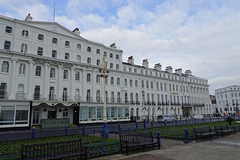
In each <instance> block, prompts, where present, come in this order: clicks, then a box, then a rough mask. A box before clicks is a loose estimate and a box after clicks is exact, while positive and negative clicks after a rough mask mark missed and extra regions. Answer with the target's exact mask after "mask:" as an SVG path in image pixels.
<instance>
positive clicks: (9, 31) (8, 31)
mask: <svg viewBox="0 0 240 160" xmlns="http://www.w3.org/2000/svg"><path fill="white" fill-rule="evenodd" d="M12 31H13V29H12V27H10V26H6V27H5V33H7V34H12Z"/></svg>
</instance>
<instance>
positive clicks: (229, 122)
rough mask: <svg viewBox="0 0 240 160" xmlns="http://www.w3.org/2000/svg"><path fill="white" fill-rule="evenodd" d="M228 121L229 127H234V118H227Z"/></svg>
mask: <svg viewBox="0 0 240 160" xmlns="http://www.w3.org/2000/svg"><path fill="white" fill-rule="evenodd" d="M226 121H227V122H228V124H229V125H232V122H234V121H235V120H234V119H233V118H232V117H227V119H226Z"/></svg>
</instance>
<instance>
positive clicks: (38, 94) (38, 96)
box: [33, 93, 42, 100]
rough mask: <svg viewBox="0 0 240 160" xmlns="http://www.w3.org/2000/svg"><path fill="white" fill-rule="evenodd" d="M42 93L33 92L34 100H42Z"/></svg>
mask: <svg viewBox="0 0 240 160" xmlns="http://www.w3.org/2000/svg"><path fill="white" fill-rule="evenodd" d="M41 97H42V95H41V94H40V93H35V94H33V100H40V99H41Z"/></svg>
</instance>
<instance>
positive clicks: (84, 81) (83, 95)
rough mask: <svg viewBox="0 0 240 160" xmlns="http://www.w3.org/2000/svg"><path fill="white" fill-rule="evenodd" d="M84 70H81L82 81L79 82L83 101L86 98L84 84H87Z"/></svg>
mask: <svg viewBox="0 0 240 160" xmlns="http://www.w3.org/2000/svg"><path fill="white" fill-rule="evenodd" d="M86 74H87V73H86V69H83V70H82V76H81V77H82V80H81V82H80V83H81V88H82V96H81V97H82V100H83V101H86V96H87V91H86V83H87V80H86Z"/></svg>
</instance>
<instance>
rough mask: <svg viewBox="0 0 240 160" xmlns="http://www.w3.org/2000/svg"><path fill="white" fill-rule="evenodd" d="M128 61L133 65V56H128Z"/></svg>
mask: <svg viewBox="0 0 240 160" xmlns="http://www.w3.org/2000/svg"><path fill="white" fill-rule="evenodd" d="M128 63H130V64H131V65H134V59H133V56H130V57H128Z"/></svg>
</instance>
